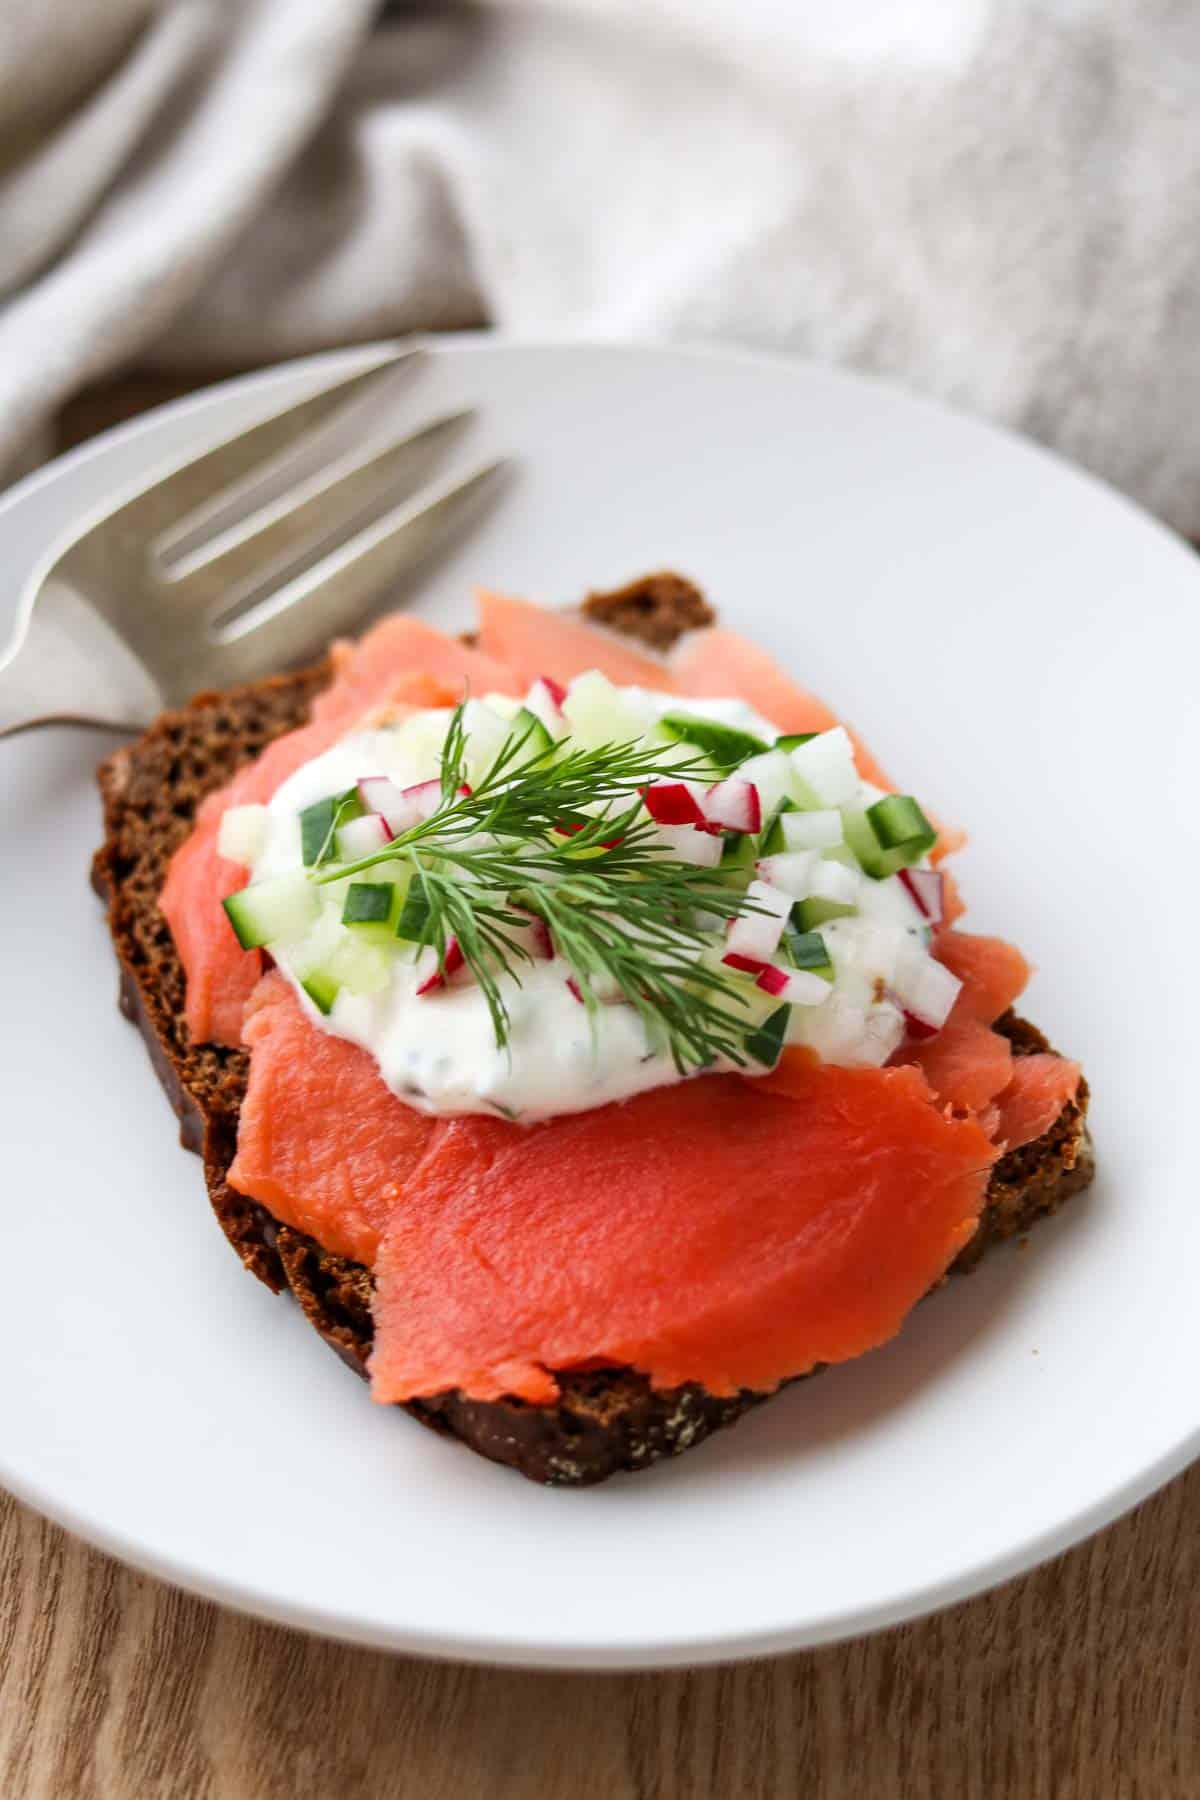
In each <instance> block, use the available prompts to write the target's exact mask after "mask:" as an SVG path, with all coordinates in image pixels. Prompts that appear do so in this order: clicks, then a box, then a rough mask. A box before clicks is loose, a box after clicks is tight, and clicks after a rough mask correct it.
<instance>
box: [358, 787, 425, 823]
mask: <svg viewBox="0 0 1200 1800" xmlns="http://www.w3.org/2000/svg"><path fill="white" fill-rule="evenodd" d="M358 797H359V799H360V800H361V801H362V803H363V805H364V806H365V807H366V809H367V811H368V812H369V813H380V814H381V815H382V816H383V817H384V818H385V819H404V818H406V817H407V816H408V815H409V814H410V813H411V812H412V808H411V807H410V806H409V804H408V802H407V801H406V800H405V798H404V795H403V793H402V792H401V790H400V789H399V788H398V787H397V786H396V784H395V782H394V781H389V780H388V778H387V776H386V775H364V776H362V777H361V779H360V780H359V783H358ZM412 822H413V823H415V822H416V815H415V814H414V815H413V820H412ZM399 829H401V830H407V826H401V827H399Z"/></svg>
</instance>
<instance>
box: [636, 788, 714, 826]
mask: <svg viewBox="0 0 1200 1800" xmlns="http://www.w3.org/2000/svg"><path fill="white" fill-rule="evenodd" d="M704 792H705V790H704V788H703V787H702V786H701V785H700V783H699V782H695V781H652V782H651V783H650V785H649V787H647V788H643V790H642V801H643V804H644V805H645V808H646V811H647V812H648V813H649V814H650V817H651V818H652V819H654V820H656V821H657V823H658V824H660V825H703V824H704V822H705V812H704V806H703V804H702V801H703V796H704Z"/></svg>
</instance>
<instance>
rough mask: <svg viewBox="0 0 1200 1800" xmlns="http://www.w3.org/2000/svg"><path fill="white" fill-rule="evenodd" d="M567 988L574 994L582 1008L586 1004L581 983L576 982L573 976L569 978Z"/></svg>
mask: <svg viewBox="0 0 1200 1800" xmlns="http://www.w3.org/2000/svg"><path fill="white" fill-rule="evenodd" d="M567 986H568V987H569V988H570V990H571V992H572V993H573V994H574V996H575V998H576V999H577V1000H578V1002H579V1004H580V1006H582V1005H583V1004H584V1000H583V989H582V988H581V987H580V985H579V983H578V982H577V981H576V979H575V977H574V976H573V975H568V976H567Z"/></svg>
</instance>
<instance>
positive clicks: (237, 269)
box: [0, 0, 1200, 536]
mask: <svg viewBox="0 0 1200 1800" xmlns="http://www.w3.org/2000/svg"><path fill="white" fill-rule="evenodd" d="M377 13H378V7H377V5H376V4H374V3H373V0H161V3H160V4H157V5H156V4H154V0H73V3H72V4H71V5H70V6H65V5H60V4H57V3H53V4H51V3H47V4H45V5H39V6H30V5H29V4H28V0H0V464H2V463H3V462H4V461H5V459H7V460H8V461H9V463H10V464H11V463H12V462H13V460H14V459H15V458H16V457H17V455H18V454H19V452H20V450H21V448H22V446H23V445H26V446H27V445H28V442H29V440H30V438H31V436H32V435H33V434H34V433H35V432H36V431H37V428H38V426H39V425H40V424H42V423H44V421H45V419H46V417H47V416H48V414H49V413H50V412H51V411H52V410H53V408H54V407H55V406H56V405H57V404H58V403H59V402H60V401H61V400H62V399H63V398H64V397H65V396H66V395H67V394H68V393H69V392H70V391H71V390H72V389H73V388H75V387H76V386H78V385H79V384H80V383H81V382H83V381H84V380H88V379H91V378H94V377H95V376H97V375H99V374H101V373H103V372H105V371H107V370H110V369H113V368H115V367H118V366H125V365H128V364H131V363H138V364H140V365H141V366H146V365H153V366H158V367H165V368H180V367H182V368H188V369H196V370H209V369H211V370H214V371H217V370H224V369H228V368H230V367H233V366H240V365H250V364H253V363H256V362H259V361H266V360H269V359H272V358H278V357H283V356H290V355H295V354H298V353H300V352H303V351H306V350H310V349H314V348H318V347H322V346H325V345H329V344H335V343H344V342H347V341H350V340H354V339H361V338H371V337H377V336H391V335H395V334H398V333H402V332H405V331H408V330H410V329H412V328H415V327H455V326H462V325H466V324H475V323H491V324H494V325H496V326H498V327H500V328H502V329H504V330H508V331H513V332H519V333H524V334H538V335H570V334H576V335H587V334H590V335H604V336H630V337H639V338H648V337H664V338H671V337H673V338H680V339H687V340H697V339H707V338H718V339H723V340H727V341H730V342H736V343H740V344H750V345H759V346H770V347H773V348H781V347H782V348H787V349H792V350H796V351H799V352H803V353H805V354H808V355H813V356H817V357H820V358H823V359H826V360H833V361H838V362H843V363H846V364H849V365H852V366H854V367H857V368H862V369H868V370H873V371H879V372H882V373H885V374H888V375H891V376H893V377H896V378H898V379H899V380H901V381H903V382H906V383H907V384H909V385H910V386H912V387H914V388H917V389H921V390H924V391H926V392H929V393H933V394H937V395H940V396H942V397H944V398H946V399H948V400H950V401H952V402H953V403H955V404H956V405H959V406H962V407H965V408H967V409H969V410H972V411H975V412H979V413H984V414H988V415H990V416H991V417H993V418H997V419H1001V420H1003V421H1005V422H1007V423H1008V424H1010V425H1013V426H1015V427H1017V428H1018V429H1019V430H1022V431H1025V432H1028V433H1030V434H1032V435H1033V436H1035V437H1038V438H1040V439H1042V440H1044V441H1045V442H1048V443H1051V444H1053V445H1055V446H1056V447H1058V448H1059V449H1061V450H1063V451H1064V452H1065V453H1066V454H1067V455H1068V456H1071V457H1073V458H1074V459H1076V460H1077V461H1080V462H1083V463H1085V464H1087V465H1088V466H1090V467H1091V468H1093V469H1095V470H1097V471H1099V472H1100V473H1101V474H1102V475H1105V476H1107V477H1108V478H1109V479H1110V480H1112V481H1114V482H1115V483H1117V484H1118V485H1119V486H1121V487H1123V488H1125V489H1126V490H1127V491H1128V492H1130V493H1131V494H1133V495H1135V496H1136V497H1137V498H1139V499H1140V500H1142V501H1143V502H1145V503H1146V504H1147V505H1148V506H1150V507H1151V508H1152V509H1154V510H1155V511H1157V512H1158V513H1159V514H1161V515H1162V516H1163V517H1164V518H1166V519H1167V520H1169V521H1170V522H1171V523H1173V524H1174V525H1176V526H1177V527H1178V528H1180V529H1181V530H1183V531H1185V532H1188V533H1190V534H1192V535H1196V536H1200V127H1198V125H1197V119H1198V117H1200V113H1198V110H1197V99H1198V98H1200V9H1198V8H1197V7H1196V6H1195V5H1194V4H1193V0H737V3H736V4H734V5H731V4H730V3H729V0H542V3H541V4H538V5H533V4H528V3H526V0H489V3H486V4H483V5H479V6H473V7H472V6H463V5H451V4H447V3H443V4H432V5H424V6H421V7H416V6H404V5H396V4H393V5H391V6H390V7H388V8H387V9H386V12H385V15H384V16H383V18H382V19H380V18H378V17H377Z"/></svg>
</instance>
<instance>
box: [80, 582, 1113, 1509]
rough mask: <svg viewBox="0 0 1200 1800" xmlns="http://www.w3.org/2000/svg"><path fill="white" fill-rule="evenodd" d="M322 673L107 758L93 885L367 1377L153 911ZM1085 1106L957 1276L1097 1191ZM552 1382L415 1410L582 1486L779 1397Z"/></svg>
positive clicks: (151, 999)
mask: <svg viewBox="0 0 1200 1800" xmlns="http://www.w3.org/2000/svg"><path fill="white" fill-rule="evenodd" d="M585 611H586V612H587V614H588V615H589V616H590V617H592V618H593V619H595V620H596V621H597V622H602V623H604V624H605V625H606V626H607V627H609V628H610V629H617V630H621V631H624V632H626V633H627V634H629V635H631V636H637V637H640V638H642V639H643V641H648V642H651V643H653V644H654V645H655V646H656V647H657V648H660V649H663V648H667V647H668V646H669V645H670V643H671V642H673V641H674V639H675V638H677V637H678V636H679V635H680V634H681V633H682V632H683V631H685V630H688V629H690V628H692V627H693V626H695V625H700V624H705V623H708V622H709V621H710V620H711V618H712V614H711V611H710V609H709V608H708V606H707V604H706V602H705V601H704V599H703V597H702V596H701V595H700V593H699V592H698V590H697V589H695V588H694V587H693V586H692V584H691V583H690V582H686V581H684V580H683V579H682V578H681V577H678V576H672V575H667V574H660V575H655V576H652V577H646V578H644V579H643V580H642V581H641V582H635V583H632V584H630V586H629V587H627V588H623V589H621V590H619V591H618V592H616V593H614V594H609V595H603V594H601V595H592V596H589V599H588V601H587V602H586V603H585ZM329 677H330V668H329V665H328V663H325V662H322V663H319V664H317V665H316V666H314V667H312V668H309V669H304V670H301V671H300V672H299V673H298V674H292V675H282V676H277V677H275V678H273V679H271V680H268V681H260V682H257V683H255V684H254V685H253V686H250V687H244V688H238V689H233V690H231V691H229V692H227V693H223V694H213V693H208V694H200V695H198V696H197V697H196V698H195V699H194V700H193V701H192V702H191V703H190V704H189V705H188V706H186V707H183V708H181V709H180V710H179V711H177V712H171V713H165V714H164V715H163V716H162V717H161V718H160V719H158V720H157V721H156V723H155V724H154V725H152V726H151V727H150V729H149V730H148V731H147V732H146V733H145V735H144V736H143V737H141V738H140V739H139V740H138V741H137V742H136V743H134V744H131V745H130V746H128V747H127V748H124V749H121V750H118V751H117V752H116V753H115V754H114V755H112V756H110V757H109V758H108V760H107V761H106V762H104V763H103V764H102V765H101V767H100V770H99V776H98V778H99V783H100V791H101V795H102V798H103V805H104V826H105V839H104V843H103V844H102V846H101V848H100V849H99V850H98V851H97V853H96V856H95V859H94V862H93V866H92V881H93V885H94V886H95V888H96V891H97V892H98V893H99V894H100V896H101V898H102V899H103V900H104V901H105V902H106V904H107V907H108V921H109V926H110V929H111V931H112V937H113V943H114V945H115V948H116V953H117V958H118V961H119V964H120V1003H121V1008H122V1010H123V1012H124V1013H125V1014H126V1015H127V1017H128V1018H130V1019H131V1020H133V1022H134V1023H135V1024H136V1025H137V1026H138V1027H139V1029H140V1030H141V1032H142V1035H143V1037H144V1038H145V1041H146V1044H147V1046H148V1048H149V1051H150V1056H151V1060H152V1061H153V1064H154V1067H155V1069H156V1071H157V1073H158V1076H159V1079H160V1081H161V1082H162V1084H163V1087H164V1088H165V1089H166V1092H167V1095H168V1097H169V1099H170V1101H171V1104H172V1105H173V1106H174V1108H175V1111H176V1113H177V1114H178V1116H179V1119H180V1121H181V1132H180V1135H181V1138H182V1141H183V1143H184V1144H185V1145H186V1146H187V1147H188V1148H189V1149H191V1150H196V1151H198V1152H199V1153H200V1154H201V1156H202V1157H203V1159H204V1173H205V1178H206V1181H207V1184H208V1191H209V1196H210V1199H211V1201H212V1206H213V1210H214V1212H215V1213H216V1216H217V1219H218V1221H219V1223H220V1225H221V1228H222V1229H223V1231H224V1232H225V1235H226V1236H227V1237H228V1239H229V1241H230V1243H231V1244H232V1245H233V1247H234V1249H235V1250H236V1251H237V1253H238V1255H239V1256H240V1257H241V1259H242V1261H243V1263H244V1264H245V1265H246V1267H247V1268H248V1269H250V1270H252V1272H253V1273H254V1274H255V1275H257V1276H258V1278H259V1279H260V1280H261V1281H264V1282H265V1283H266V1284H267V1286H268V1287H270V1288H272V1289H273V1290H275V1291H276V1292H279V1291H282V1290H283V1289H284V1288H287V1289H288V1290H290V1292H291V1293H292V1294H293V1295H294V1296H295V1298H296V1300H297V1301H298V1302H299V1304H300V1306H301V1307H302V1308H303V1310H304V1312H305V1314H306V1316H307V1317H308V1319H309V1321H310V1322H311V1323H312V1324H313V1325H314V1326H315V1327H316V1329H317V1331H319V1332H320V1334H321V1336H322V1337H323V1338H324V1339H325V1341H326V1342H327V1343H328V1344H329V1345H331V1346H332V1348H333V1349H334V1350H336V1351H337V1352H338V1354H339V1355H340V1356H341V1357H342V1358H343V1360H344V1361H345V1362H347V1363H348V1364H349V1365H350V1367H351V1368H352V1369H354V1370H355V1371H356V1372H358V1373H360V1374H365V1372H366V1364H367V1358H368V1355H369V1352H370V1348H371V1335H372V1322H371V1275H370V1272H369V1270H367V1269H366V1268H364V1267H363V1266H362V1265H361V1264H358V1263H352V1262H348V1261H347V1260H346V1259H345V1258H344V1257H341V1256H334V1255H332V1254H331V1253H330V1252H329V1251H327V1250H324V1249H322V1247H321V1246H320V1245H319V1244H318V1243H316V1242H314V1240H313V1239H312V1238H309V1237H306V1236H305V1235H304V1234H303V1233H302V1232H298V1231H294V1230H293V1229H292V1228H291V1227H290V1226H287V1225H283V1224H280V1223H279V1222H278V1221H277V1220H275V1219H274V1218H272V1216H271V1215H270V1214H269V1213H268V1212H267V1211H266V1210H265V1209H264V1208H263V1207H262V1206H260V1205H258V1204H257V1202H255V1201H253V1200H250V1199H247V1198H246V1197H245V1196H244V1195H242V1194H238V1193H236V1192H235V1191H234V1190H233V1189H232V1188H231V1187H230V1186H229V1183H228V1181H227V1179H226V1176H227V1173H228V1170H229V1166H230V1163H231V1162H232V1159H233V1154H234V1148H235V1145H236V1141H237V1121H238V1108H239V1106H240V1104H241V1100H242V1095H243V1094H244V1092H245V1085H246V1075H247V1068H248V1059H247V1056H246V1053H245V1052H244V1051H242V1050H227V1049H223V1048H221V1047H219V1046H217V1045H212V1044H192V1043H191V1042H189V1039H188V1035H187V1029H186V1026H185V1025H184V1018H183V1015H184V975H183V970H182V968H181V966H180V962H179V958H178V956H177V955H176V953H175V947H174V944H173V942H172V939H171V934H170V932H169V930H168V929H167V924H166V921H165V919H164V918H163V917H162V915H161V914H160V912H159V910H158V895H159V891H160V889H161V887H162V882H163V879H164V875H165V872H166V867H167V863H168V861H169V859H170V857H171V855H172V853H173V852H174V851H175V850H176V849H177V847H178V846H179V844H180V843H182V841H183V839H184V838H185V837H186V836H187V835H188V832H189V831H190V829H191V825H192V818H193V815H194V813H195V810H196V807H197V806H198V804H199V802H200V801H201V800H202V799H203V798H204V796H205V795H206V794H208V793H210V792H211V791H212V790H213V789H214V788H217V787H220V786H222V785H223V784H224V783H225V782H227V781H228V780H229V778H230V777H231V775H232V774H233V773H234V771H235V769H237V768H238V766H239V765H240V764H242V763H244V762H246V761H248V760H249V759H250V758H252V757H254V756H257V755H258V753H259V752H260V751H261V750H262V749H263V747H264V746H265V745H266V744H268V743H270V741H271V740H272V738H275V737H278V736H279V735H280V734H281V733H283V732H285V731H290V730H292V729H293V728H294V727H296V726H297V725H300V724H302V723H303V722H304V720H305V719H306V718H307V716H308V711H309V707H310V705H311V703H312V700H313V697H314V695H316V694H317V693H318V692H319V691H320V690H321V688H322V687H324V686H325V685H326V683H327V682H328V680H329ZM999 1029H1000V1030H1002V1031H1003V1032H1004V1034H1005V1035H1006V1036H1007V1037H1008V1038H1009V1040H1010V1042H1011V1043H1012V1046H1013V1049H1014V1050H1015V1051H1016V1053H1017V1054H1018V1055H1027V1054H1029V1053H1031V1052H1033V1051H1036V1050H1044V1049H1046V1048H1047V1045H1046V1041H1045V1039H1044V1038H1043V1037H1042V1035H1041V1033H1040V1032H1038V1031H1037V1030H1036V1029H1035V1027H1034V1026H1032V1025H1030V1024H1028V1023H1027V1022H1026V1021H1025V1020H1023V1019H1019V1018H1017V1017H1016V1016H1015V1015H1014V1014H1012V1013H1009V1014H1007V1015H1006V1016H1005V1018H1003V1019H1002V1020H1001V1021H1000V1026H999ZM1086 1109H1087V1089H1086V1087H1085V1086H1081V1088H1080V1092H1079V1097H1078V1100H1077V1101H1076V1102H1075V1103H1074V1104H1072V1105H1070V1106H1068V1107H1067V1109H1066V1110H1065V1112H1064V1113H1063V1114H1062V1115H1061V1117H1060V1118H1059V1119H1058V1121H1057V1122H1056V1123H1055V1125H1054V1126H1053V1128H1052V1129H1051V1130H1050V1131H1049V1132H1047V1133H1046V1135H1045V1136H1044V1137H1043V1138H1040V1139H1039V1140H1038V1141H1037V1142H1036V1143H1033V1144H1029V1145H1026V1146H1025V1148H1023V1149H1021V1150H1016V1151H1013V1152H1012V1153H1011V1154H1009V1155H1008V1156H1005V1157H1004V1158H1003V1159H1002V1160H1001V1161H1000V1162H999V1163H998V1164H997V1166H996V1168H995V1170H994V1171H993V1174H992V1179H991V1184H990V1186H989V1188H988V1195H987V1203H986V1206H985V1209H984V1213H983V1217H982V1220H981V1223H980V1227H979V1230H978V1232H977V1233H976V1235H975V1237H974V1238H973V1239H972V1241H971V1243H970V1244H969V1245H968V1246H967V1248H966V1249H965V1250H964V1251H963V1253H962V1255H961V1256H960V1257H959V1258H958V1260H957V1262H956V1263H955V1265H954V1268H955V1269H956V1270H965V1269H969V1268H971V1267H973V1266H974V1265H975V1263H976V1262H978V1260H979V1258H980V1257H981V1256H982V1255H983V1253H984V1251H985V1250H986V1249H987V1248H988V1246H989V1245H990V1244H992V1243H994V1242H996V1241H997V1240H999V1239H1001V1238H1008V1237H1012V1236H1014V1235H1015V1234H1018V1233H1021V1232H1023V1231H1025V1230H1026V1229H1027V1227H1029V1226H1030V1225H1032V1224H1033V1223H1034V1221H1035V1220H1037V1219H1039V1218H1041V1217H1043V1216H1044V1215H1046V1214H1047V1213H1050V1212H1053V1211H1054V1209H1055V1208H1056V1207H1058V1206H1059V1205H1060V1204H1061V1203H1062V1202H1063V1201H1064V1200H1065V1199H1067V1198H1068V1196H1069V1195H1071V1194H1074V1193H1077V1192H1078V1191H1079V1190H1080V1189H1081V1188H1083V1187H1086V1186H1087V1184H1088V1182H1089V1181H1090V1180H1091V1179H1092V1174H1093V1167H1094V1164H1093V1156H1092V1148H1091V1143H1090V1140H1089V1138H1088V1134H1087V1129H1086V1123H1085V1114H1086ZM558 1379H559V1383H560V1387H561V1390H562V1398H561V1399H560V1401H559V1402H558V1404H557V1405H555V1406H549V1407H539V1406H530V1405H528V1404H526V1403H525V1402H524V1401H520V1400H515V1399H514V1400H501V1401H496V1402H481V1401H477V1400H471V1399H469V1398H467V1397H466V1396H465V1395H463V1394H461V1393H447V1394H441V1395H438V1396H437V1397H435V1398H433V1399H428V1400H420V1401H414V1402H412V1403H411V1404H410V1405H409V1406H408V1407H407V1408H406V1409H405V1410H407V1411H408V1412H410V1413H412V1414H413V1416H414V1417H415V1418H417V1419H420V1420H421V1421H422V1422H423V1423H425V1424H427V1425H430V1426H433V1427H434V1428H436V1429H438V1430H440V1431H443V1432H448V1433H450V1434H451V1435H453V1436H455V1437H457V1438H460V1439H461V1440H462V1441H463V1442H464V1443H465V1444H467V1445H469V1447H470V1448H471V1449H472V1450H475V1451H477V1452H478V1453H479V1454H480V1455H482V1456H486V1457H490V1458H491V1459H492V1460H493V1461H495V1462H500V1463H505V1464H507V1465H508V1466H509V1467H510V1468H514V1469H516V1470H518V1471H519V1472H520V1473H521V1474H522V1475H525V1476H527V1477H529V1479H530V1480H532V1481H538V1482H546V1483H552V1484H564V1485H584V1484H588V1483H592V1482H597V1481H602V1480H604V1479H605V1477H607V1476H609V1475H611V1474H613V1473H615V1472H616V1471H617V1470H619V1469H630V1470H632V1469H641V1468H645V1467H646V1466H647V1465H648V1464H649V1463H652V1462H654V1461H656V1460H657V1459H658V1458H659V1457H663V1456H671V1455H676V1454H678V1453H679V1452H680V1451H683V1450H687V1449H689V1448H691V1446H692V1445H694V1444H698V1443H699V1442H701V1440H702V1439H704V1438H705V1437H707V1436H708V1435H709V1433H710V1432H712V1431H715V1430H717V1428H718V1427H720V1426H722V1425H729V1424H732V1423H733V1422H734V1420H736V1419H738V1418H740V1417H741V1415H742V1414H743V1413H745V1412H746V1411H748V1410H749V1408H750V1407H752V1406H754V1405H756V1404H757V1403H758V1402H759V1401H760V1400H763V1399H766V1398H768V1397H769V1396H767V1395H763V1394H757V1393H752V1392H749V1391H743V1392H741V1393H738V1394H737V1395H735V1396H734V1397H733V1398H719V1397H717V1396H714V1395H712V1394H709V1393H707V1392H706V1391H705V1390H704V1389H703V1388H702V1387H699V1386H698V1385H696V1384H694V1383H689V1384H687V1385H685V1386H683V1387H678V1388H673V1389H671V1390H669V1391H666V1392H659V1391H656V1390H654V1389H653V1388H652V1387H651V1386H650V1384H649V1382H648V1381H647V1380H646V1378H645V1377H644V1376H642V1375H640V1374H638V1373H637V1372H636V1371H635V1370H632V1369H614V1370H601V1371H593V1372H589V1373H586V1374H581V1373H578V1372H572V1371H567V1372H563V1373H561V1374H560V1375H559V1378H558Z"/></svg>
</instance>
